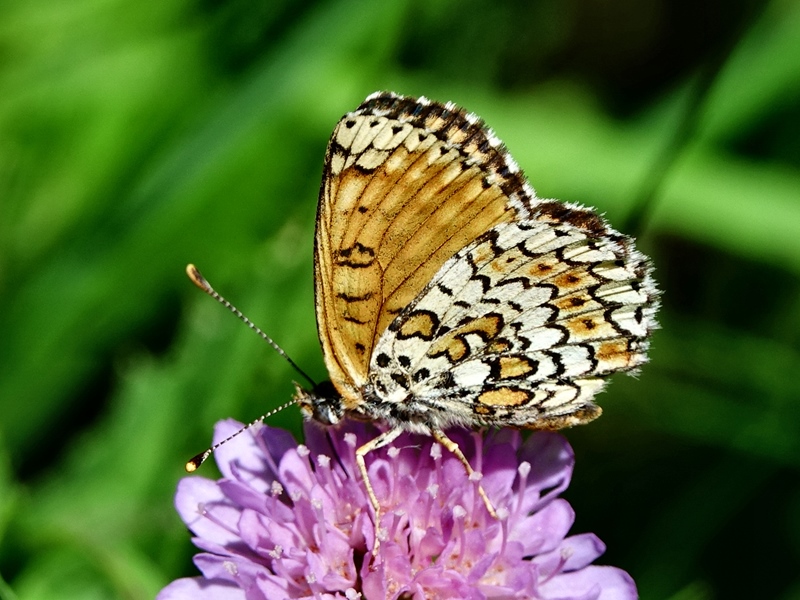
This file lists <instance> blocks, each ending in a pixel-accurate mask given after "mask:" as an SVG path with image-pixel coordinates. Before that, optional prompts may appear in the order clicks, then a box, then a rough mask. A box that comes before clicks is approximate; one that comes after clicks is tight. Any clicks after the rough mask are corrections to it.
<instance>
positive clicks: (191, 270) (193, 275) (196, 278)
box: [186, 263, 211, 293]
mask: <svg viewBox="0 0 800 600" xmlns="http://www.w3.org/2000/svg"><path fill="white" fill-rule="evenodd" d="M186 275H188V276H189V279H191V280H192V283H193V284H195V285H196V286H197V287H199V288H200V289H201V290H203V291H204V292H206V293H208V292H210V291H211V285H210V284H209V283H208V281H206V278H205V277H203V275H202V274H201V273H200V271H199V270H198V268H197V267H195V266H194V265H193V264H191V263H189V264H188V265H186Z"/></svg>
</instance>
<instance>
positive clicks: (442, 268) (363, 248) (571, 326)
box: [295, 92, 659, 543]
mask: <svg viewBox="0 0 800 600" xmlns="http://www.w3.org/2000/svg"><path fill="white" fill-rule="evenodd" d="M652 272H653V269H652V266H651V264H650V262H649V260H648V259H647V258H646V257H645V256H644V255H643V254H641V253H640V252H639V251H638V250H636V248H635V247H634V242H633V240H632V239H631V238H630V237H627V236H625V235H623V234H621V233H619V232H617V231H615V230H614V229H613V228H612V227H611V226H610V225H609V224H608V223H607V222H606V221H605V220H604V219H603V218H602V217H600V216H599V215H598V214H597V213H596V212H594V211H593V210H591V209H588V208H585V207H583V206H580V205H577V204H571V203H562V202H559V201H556V200H546V199H540V198H538V197H537V196H536V193H535V192H534V190H533V188H532V187H531V186H530V185H529V183H528V181H527V179H526V178H525V176H524V175H523V173H522V171H521V170H520V169H519V167H518V166H517V164H516V162H515V161H514V160H513V158H511V156H510V154H509V153H508V151H507V150H506V148H505V146H504V145H503V143H502V142H501V141H500V140H499V139H498V138H497V136H496V135H495V134H494V133H493V132H492V131H491V130H490V129H489V128H488V127H487V126H486V125H485V124H484V123H483V121H481V119H479V118H478V117H477V116H475V115H473V114H471V113H468V112H466V111H465V110H463V109H461V108H459V107H457V106H455V105H454V104H452V103H446V104H441V103H438V102H434V101H430V100H428V99H426V98H424V97H420V98H411V97H405V96H400V95H397V94H394V93H390V92H377V93H374V94H372V95H370V96H369V97H368V98H367V99H366V100H365V101H364V102H363V103H362V104H361V105H360V106H359V107H358V108H357V109H356V110H355V111H353V112H350V113H348V114H346V115H345V116H344V117H342V119H341V120H340V121H339V123H338V124H337V125H336V128H335V129H334V131H333V134H332V136H331V138H330V141H329V143H328V148H327V152H326V155H325V162H324V169H323V175H322V185H321V187H320V194H319V204H318V208H317V221H316V234H315V249H314V273H315V297H316V315H317V325H318V330H319V337H320V342H321V345H322V350H323V356H324V360H325V365H326V367H327V369H328V373H329V376H330V384H329V385H327V386H319V387H317V388H315V389H314V390H311V391H307V390H303V389H300V388H298V392H297V395H296V398H295V399H296V402H297V403H298V405H299V406H300V407H301V409H302V411H303V413H304V415H305V416H306V417H307V418H309V419H313V420H315V421H318V422H320V423H323V424H326V425H335V424H336V423H338V422H340V421H341V420H342V419H344V418H346V417H349V418H355V419H361V420H368V421H378V422H381V423H383V424H385V426H386V428H385V431H384V432H383V433H381V434H380V435H379V436H378V437H376V438H375V439H373V440H372V441H370V442H368V443H367V444H365V445H363V446H362V447H360V448H358V449H357V451H356V458H357V460H358V465H359V470H360V472H361V475H362V478H363V481H364V485H365V487H366V490H367V492H368V495H369V498H370V502H371V504H372V507H373V509H374V510H375V515H376V527H377V525H378V522H379V519H380V509H381V506H380V502H379V500H378V498H377V497H376V494H375V492H374V490H373V487H372V485H371V484H370V481H369V477H368V475H367V469H366V465H365V456H366V455H368V454H369V453H370V452H372V451H374V450H376V449H378V448H381V447H383V446H386V445H388V444H390V443H391V442H392V441H393V440H394V439H396V438H397V436H398V435H400V433H402V432H404V431H411V432H416V433H423V434H428V435H431V436H433V437H434V439H436V440H437V441H438V442H440V443H441V444H442V445H443V446H445V447H446V448H447V449H448V450H450V451H451V452H453V453H454V454H455V455H456V456H457V457H458V459H459V460H460V461H461V462H462V463H463V464H464V466H465V468H466V469H467V471H468V472H469V473H470V475H472V474H473V470H472V467H471V466H470V464H469V462H468V461H467V459H466V458H465V457H464V455H463V454H462V453H461V451H460V450H459V448H458V445H457V444H455V443H454V442H453V441H451V440H450V438H448V437H447V435H446V434H445V430H446V429H447V428H449V427H454V426H460V427H466V428H481V427H516V428H527V429H561V428H563V427H569V426H572V425H577V424H581V423H586V422H589V421H591V420H593V419H595V418H597V417H598V416H599V415H600V413H601V409H600V408H599V407H598V406H597V405H596V404H595V403H594V402H593V398H594V396H595V395H596V394H597V393H598V392H599V391H601V390H602V389H603V387H604V385H605V383H606V379H607V377H608V376H609V375H611V374H612V373H614V372H617V371H629V372H630V371H634V370H636V369H637V367H639V366H640V365H642V364H643V363H644V362H646V360H647V356H646V353H647V349H648V343H649V342H648V339H649V337H650V334H651V332H652V331H653V329H654V328H655V327H656V321H655V314H656V311H657V308H658V296H659V292H658V290H657V288H656V284H655V282H654V280H653V275H652ZM479 492H480V494H481V496H482V498H483V500H484V502H485V504H486V507H487V509H488V510H489V511H490V513H492V514H493V515H496V512H495V510H494V508H493V506H492V504H491V501H490V499H489V498H488V497H487V496H486V494H485V493H484V491H483V489H482V488H480V487H479ZM377 539H378V538H377V535H376V543H377Z"/></svg>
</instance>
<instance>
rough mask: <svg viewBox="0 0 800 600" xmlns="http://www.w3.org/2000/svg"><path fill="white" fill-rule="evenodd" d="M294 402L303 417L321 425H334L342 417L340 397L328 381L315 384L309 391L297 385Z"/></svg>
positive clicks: (342, 409) (342, 408)
mask: <svg viewBox="0 0 800 600" xmlns="http://www.w3.org/2000/svg"><path fill="white" fill-rule="evenodd" d="M295 402H296V403H297V406H299V407H300V411H301V412H302V413H303V417H305V418H306V419H310V420H314V421H316V422H318V423H322V424H323V425H336V424H337V423H338V422H339V421H341V420H342V418H344V405H343V404H342V399H341V397H340V396H339V394H338V393H337V392H336V389H335V388H334V387H333V384H331V383H330V382H329V381H326V382H323V383H320V384H317V385H316V386H314V389H312V390H310V391H309V390H304V389H303V388H301V387H300V386H297V393H296V394H295Z"/></svg>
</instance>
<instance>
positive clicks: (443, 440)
mask: <svg viewBox="0 0 800 600" xmlns="http://www.w3.org/2000/svg"><path fill="white" fill-rule="evenodd" d="M431 435H432V436H433V439H435V440H436V441H437V442H439V443H440V444H441V445H442V446H444V447H445V448H447V449H448V450H449V451H450V452H452V453H453V454H454V455H455V457H456V458H457V459H458V460H460V461H461V464H462V465H464V468H465V469H466V470H467V475H469V476H470V478H472V476H473V475H474V474H475V469H473V468H472V465H471V464H469V461H468V460H467V457H466V456H464V453H463V452H461V448H459V447H458V444H456V443H455V442H454V441H453V440H451V439H450V438H449V437H447V436H446V435H445V433H444V431H439V430H437V429H433V430H431ZM478 494H480V497H481V498H482V499H483V503H484V504H485V505H486V510H488V511H489V514H490V515H492V516H493V517H494V518H495V519H497V518H498V516H497V511H496V510H495V509H494V506H493V505H492V501H491V500H489V496H487V495H486V491H485V490H484V489H483V486H482V485H481V484H480V482H478Z"/></svg>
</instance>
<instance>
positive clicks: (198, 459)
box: [183, 454, 205, 473]
mask: <svg viewBox="0 0 800 600" xmlns="http://www.w3.org/2000/svg"><path fill="white" fill-rule="evenodd" d="M203 460H205V457H204V456H203V454H198V455H197V456H195V457H193V458H192V459H191V460H190V461H189V462H187V463H186V464H185V465H184V467H183V468H184V469H186V472H187V473H194V472H195V471H197V469H198V468H200V465H202V464H203Z"/></svg>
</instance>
